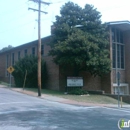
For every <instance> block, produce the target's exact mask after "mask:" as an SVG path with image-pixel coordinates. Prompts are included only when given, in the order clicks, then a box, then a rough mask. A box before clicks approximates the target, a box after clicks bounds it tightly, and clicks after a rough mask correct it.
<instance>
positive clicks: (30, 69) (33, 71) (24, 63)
mask: <svg viewBox="0 0 130 130" xmlns="http://www.w3.org/2000/svg"><path fill="white" fill-rule="evenodd" d="M13 67H14V69H15V71H14V72H13V73H12V75H13V76H14V81H15V84H16V86H17V87H22V86H23V83H24V78H25V73H26V71H27V77H26V83H25V87H37V84H38V83H37V82H38V81H37V57H34V56H31V55H30V56H26V57H24V58H22V59H20V60H19V61H17V62H16V63H15V65H14V66H13ZM41 73H42V86H44V85H45V81H46V80H47V69H46V64H45V62H44V61H43V59H42V70H41Z"/></svg>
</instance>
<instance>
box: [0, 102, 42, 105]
mask: <svg viewBox="0 0 130 130" xmlns="http://www.w3.org/2000/svg"><path fill="white" fill-rule="evenodd" d="M21 103H22V104H23V103H29V104H31V103H32V102H8V103H0V105H10V104H21ZM33 103H40V102H33Z"/></svg>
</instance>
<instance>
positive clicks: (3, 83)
mask: <svg viewBox="0 0 130 130" xmlns="http://www.w3.org/2000/svg"><path fill="white" fill-rule="evenodd" d="M0 84H1V85H5V86H9V84H8V83H6V82H2V81H0Z"/></svg>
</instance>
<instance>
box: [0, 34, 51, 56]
mask: <svg viewBox="0 0 130 130" xmlns="http://www.w3.org/2000/svg"><path fill="white" fill-rule="evenodd" d="M49 37H51V35H49V36H46V37H43V38H41V40H45V39H47V38H49ZM37 41H38V40H34V41H31V42H28V43H25V44H22V45H19V46H16V47H13V48H11V49H9V50H6V51H3V52H0V54H3V53H5V52H9V51H12V50H14V49H17V48H19V47H22V46H25V45H29V44H33V43H35V42H37Z"/></svg>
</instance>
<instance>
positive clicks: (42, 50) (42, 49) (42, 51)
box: [41, 45, 44, 56]
mask: <svg viewBox="0 0 130 130" xmlns="http://www.w3.org/2000/svg"><path fill="white" fill-rule="evenodd" d="M41 55H42V56H44V45H41Z"/></svg>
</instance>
